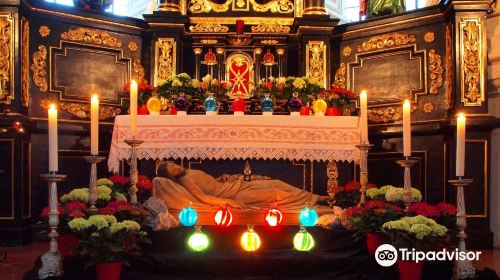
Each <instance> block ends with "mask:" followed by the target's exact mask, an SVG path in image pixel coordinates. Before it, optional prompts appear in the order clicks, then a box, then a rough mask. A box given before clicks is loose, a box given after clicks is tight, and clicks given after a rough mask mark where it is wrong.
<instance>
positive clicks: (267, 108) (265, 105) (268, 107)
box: [260, 93, 273, 114]
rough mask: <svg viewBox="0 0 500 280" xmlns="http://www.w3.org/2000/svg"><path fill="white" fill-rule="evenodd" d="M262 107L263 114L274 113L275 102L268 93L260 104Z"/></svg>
mask: <svg viewBox="0 0 500 280" xmlns="http://www.w3.org/2000/svg"><path fill="white" fill-rule="evenodd" d="M260 107H261V109H262V113H267V114H269V113H271V114H272V112H273V100H272V99H271V97H270V94H269V93H266V94H265V96H264V98H263V99H262V101H261V102H260Z"/></svg>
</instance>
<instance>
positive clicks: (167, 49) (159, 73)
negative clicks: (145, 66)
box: [155, 38, 176, 85]
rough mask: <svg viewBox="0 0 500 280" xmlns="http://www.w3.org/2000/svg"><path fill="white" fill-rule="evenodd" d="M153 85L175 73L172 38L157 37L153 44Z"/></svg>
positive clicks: (174, 54)
mask: <svg viewBox="0 0 500 280" xmlns="http://www.w3.org/2000/svg"><path fill="white" fill-rule="evenodd" d="M155 57H156V59H155V85H157V84H158V82H159V81H164V80H166V79H168V78H170V77H171V76H172V75H175V68H176V61H175V57H176V44H175V40H174V38H158V41H156V44H155Z"/></svg>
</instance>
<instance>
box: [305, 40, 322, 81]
mask: <svg viewBox="0 0 500 280" xmlns="http://www.w3.org/2000/svg"><path fill="white" fill-rule="evenodd" d="M306 76H308V77H311V78H314V79H315V80H316V81H318V82H320V83H321V84H323V87H326V44H325V43H324V42H323V41H309V42H308V43H307V45H306Z"/></svg>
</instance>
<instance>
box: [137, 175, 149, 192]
mask: <svg viewBox="0 0 500 280" xmlns="http://www.w3.org/2000/svg"><path fill="white" fill-rule="evenodd" d="M137 187H139V188H141V189H145V190H150V189H152V188H153V182H151V180H149V178H148V177H147V176H144V175H139V177H138V180H137Z"/></svg>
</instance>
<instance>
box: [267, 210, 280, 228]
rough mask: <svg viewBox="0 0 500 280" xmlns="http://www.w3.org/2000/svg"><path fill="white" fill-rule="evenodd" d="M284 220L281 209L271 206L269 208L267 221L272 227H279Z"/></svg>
mask: <svg viewBox="0 0 500 280" xmlns="http://www.w3.org/2000/svg"><path fill="white" fill-rule="evenodd" d="M282 221H283V214H281V211H280V210H278V209H276V208H271V209H269V210H267V214H266V223H267V224H268V225H269V226H270V227H277V226H279V225H280V224H281V222H282Z"/></svg>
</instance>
